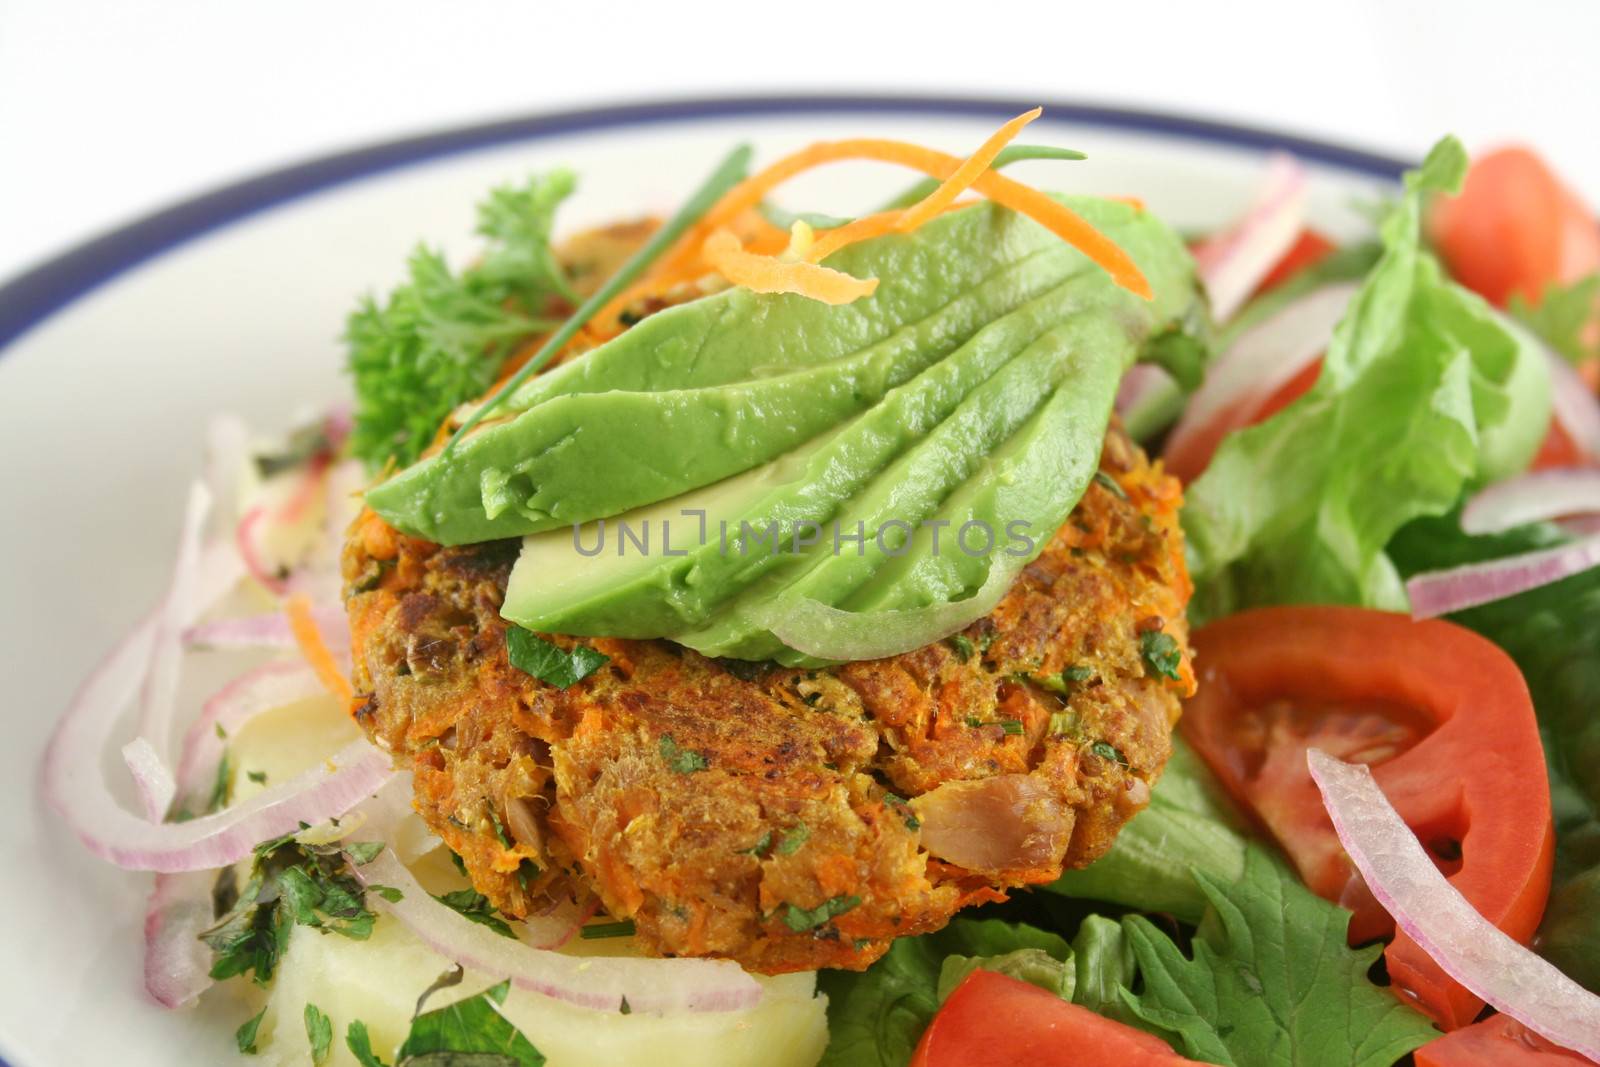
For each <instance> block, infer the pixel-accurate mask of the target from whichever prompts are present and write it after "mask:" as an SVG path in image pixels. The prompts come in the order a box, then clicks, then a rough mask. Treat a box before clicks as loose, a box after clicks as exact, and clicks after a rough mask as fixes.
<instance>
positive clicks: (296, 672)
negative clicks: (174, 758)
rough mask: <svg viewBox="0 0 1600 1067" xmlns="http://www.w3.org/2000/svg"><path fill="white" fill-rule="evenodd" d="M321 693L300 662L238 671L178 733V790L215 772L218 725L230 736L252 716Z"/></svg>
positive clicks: (222, 742)
mask: <svg viewBox="0 0 1600 1067" xmlns="http://www.w3.org/2000/svg"><path fill="white" fill-rule="evenodd" d="M326 693H327V690H326V689H324V688H323V686H322V682H321V680H320V679H318V678H317V672H316V671H314V670H312V669H311V668H310V667H309V666H308V665H306V663H304V662H303V661H300V660H278V661H274V662H272V663H264V664H262V665H261V666H259V667H256V668H254V669H253V670H249V671H246V672H245V673H244V674H241V675H240V676H239V677H237V678H235V679H234V680H233V681H231V682H229V683H228V684H227V685H225V686H223V687H222V688H221V689H219V690H217V692H216V693H215V695H213V696H212V697H211V698H210V699H209V700H207V701H206V702H205V705H204V707H202V708H201V711H200V717H199V718H198V719H196V720H195V722H194V724H193V725H192V726H190V727H189V730H188V732H187V733H185V734H184V737H183V752H182V754H181V755H180V756H179V758H178V783H179V786H180V788H181V789H182V790H183V791H185V792H188V791H190V790H192V789H194V788H196V786H197V785H198V784H200V783H204V782H205V781H206V780H207V779H208V778H209V777H210V776H211V774H212V773H213V772H214V771H215V769H216V766H217V762H218V761H219V760H220V759H221V758H222V751H223V749H224V748H225V747H226V745H227V742H226V740H225V739H224V738H221V737H218V736H217V731H218V729H219V728H220V729H221V730H222V732H223V733H225V734H228V735H230V736H231V735H232V734H234V733H236V732H237V731H238V730H239V729H240V728H241V727H242V726H244V724H245V723H247V722H249V721H250V720H251V719H253V718H255V717H256V716H257V715H261V714H264V713H266V712H269V711H272V710H274V709H277V708H281V707H285V706H287V705H289V704H296V703H299V702H300V701H302V700H310V699H312V698H313V697H319V696H323V695H324V694H326ZM186 783H187V784H186Z"/></svg>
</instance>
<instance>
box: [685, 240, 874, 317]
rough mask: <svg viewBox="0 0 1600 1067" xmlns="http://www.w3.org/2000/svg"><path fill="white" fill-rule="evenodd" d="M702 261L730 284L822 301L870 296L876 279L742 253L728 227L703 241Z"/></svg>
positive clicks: (850, 299)
mask: <svg viewBox="0 0 1600 1067" xmlns="http://www.w3.org/2000/svg"><path fill="white" fill-rule="evenodd" d="M704 255H705V258H706V262H707V263H709V264H710V265H711V266H712V267H714V268H715V269H716V270H717V272H718V273H719V274H721V275H722V276H723V277H724V278H726V279H728V281H730V282H732V283H733V284H734V285H742V286H744V287H745V288H746V289H753V290H755V291H756V292H758V293H798V294H799V295H801V296H805V297H810V298H811V299H812V300H820V301H822V302H823V303H824V304H848V303H850V302H851V301H852V300H859V299H861V298H862V297H864V296H871V295H872V293H873V291H874V290H876V289H877V288H878V279H876V278H852V277H851V276H850V275H848V274H846V273H844V272H843V271H837V270H834V269H833V268H831V267H819V266H817V265H816V264H815V263H804V262H801V261H798V260H785V259H779V258H778V257H776V256H761V255H756V254H755V253H754V252H746V251H745V250H744V246H743V245H741V244H740V243H739V238H737V237H735V236H734V235H733V234H732V232H730V231H728V230H718V231H717V232H716V233H714V234H712V235H711V237H710V238H709V239H708V240H707V241H706V243H705V250H704Z"/></svg>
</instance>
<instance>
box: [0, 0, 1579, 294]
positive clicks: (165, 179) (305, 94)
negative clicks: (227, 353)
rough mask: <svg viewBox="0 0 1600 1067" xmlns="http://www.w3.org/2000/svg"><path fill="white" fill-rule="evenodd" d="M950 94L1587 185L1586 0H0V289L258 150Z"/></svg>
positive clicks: (237, 170)
mask: <svg viewBox="0 0 1600 1067" xmlns="http://www.w3.org/2000/svg"><path fill="white" fill-rule="evenodd" d="M786 89H796V90H806V89H810V90H812V91H817V90H850V89H856V90H878V91H918V90H921V91H929V92H941V93H950V92H961V91H974V92H982V93H990V94H1005V95H1016V96H1020V97H1026V98H1029V99H1033V98H1038V99H1075V100H1083V101H1090V102H1109V103H1120V104H1128V105H1134V106H1141V107H1152V108H1169V109H1176V110H1182V111H1186V112H1191V113H1196V114H1201V115H1206V116H1211V117H1217V118H1224V119H1234V120H1240V121H1246V122H1251V123H1257V124H1265V125H1272V126H1279V127H1283V128H1285V129H1291V130H1296V131H1301V132H1306V133H1311V134H1316V135H1320V136H1324V137H1329V138H1335V139H1340V140H1344V141H1348V142H1352V143H1356V144H1359V145H1363V146H1368V147H1372V148H1377V149H1382V150H1387V151H1390V152H1394V153H1399V154H1405V155H1410V156H1416V155H1420V153H1421V152H1422V151H1423V150H1424V149H1426V147H1427V145H1428V144H1429V143H1430V142H1431V141H1432V140H1433V139H1434V138H1435V137H1436V136H1437V135H1438V134H1440V133H1442V132H1444V131H1447V130H1450V131H1454V132H1457V133H1459V134H1460V135H1461V136H1462V137H1464V138H1465V139H1466V140H1467V141H1468V143H1469V145H1471V146H1481V145H1483V144H1486V143H1492V142H1496V141H1500V140H1504V139H1507V138H1520V139H1525V140H1528V141H1530V142H1532V143H1534V144H1536V145H1538V146H1539V147H1540V148H1542V149H1543V150H1545V151H1546V152H1547V153H1548V154H1549V155H1550V156H1551V157H1552V158H1553V159H1554V160H1555V161H1556V162H1557V164H1558V165H1559V166H1560V167H1561V168H1562V169H1563V170H1564V171H1565V172H1566V173H1567V175H1568V176H1569V178H1570V180H1571V181H1572V182H1573V183H1574V184H1575V185H1577V186H1578V187H1579V188H1580V189H1582V190H1584V191H1585V192H1586V193H1587V194H1588V196H1589V197H1590V199H1591V200H1592V201H1600V137H1597V136H1596V126H1597V120H1600V2H1596V0H1520V2H1516V3H1507V2H1506V0H1435V2H1421V0H1417V2H1410V0H1342V2H1340V3H1321V4H1315V5H1312V4H1305V3H1297V2H1293V0H1274V2H1267V0H1209V2H1208V0H1173V2H1142V3H1141V2H1136V0H1096V2H1094V3H1080V2H1075V0H1051V2H1048V3H1006V2H1001V0H984V2H981V3H968V4H962V5H955V4H949V5H941V4H939V3H935V2H933V0H920V2H906V0H897V2H892V3H884V2H874V0H851V2H848V3H837V2H833V0H804V2H803V3H786V4H782V5H777V4H770V3H763V2H760V0H739V2H715V3H698V4H697V3H693V2H683V0H680V2H678V3H675V4H660V3H654V4H649V5H644V4H630V3H618V2H610V3H606V2H595V0H560V2H546V0H523V2H517V3H512V2H487V0H456V2H438V0H436V2H429V3H422V2H413V0H332V2H328V0H321V2H302V0H273V2H271V3H260V2H255V0H250V2H245V0H170V2H167V3H162V4H159V5H157V4H154V3H144V2H137V0H101V2H94V0H0V279H3V278H5V277H7V276H9V275H11V274H14V273H15V272H17V271H19V270H22V269H25V267H26V266H28V265H29V264H31V263H34V262H37V261H38V260H39V259H40V258H42V257H44V256H46V255H49V254H51V253H54V252H57V251H61V250H62V249H63V248H64V247H66V246H68V245H70V244H71V243H73V242H76V241H79V240H81V239H83V238H85V237H88V236H91V235H93V234H95V233H96V232H98V231H101V230H103V229H105V228H106V227H108V226H112V225H115V224H117V223H120V222H124V221H127V220H129V219H131V218H133V217H136V216H138V215H140V214H142V213H144V212H147V211H149V210H152V209H154V208H157V207H160V206H163V205H165V204H168V203H170V202H172V201H174V200H177V199H181V198H182V197H184V196H186V195H188V194H191V193H193V192H196V191H200V190H203V189H206V188H208V187H211V186H215V185H217V184H219V183H223V182H227V181H231V180H234V179H237V178H240V177H244V176H247V175H250V174H252V173H253V172H256V171H258V170H261V169H263V168H267V167H271V166H275V165H278V164H281V163H285V162H289V161H292V160H295V159H298V158H303V157H306V156H311V155H316V154H318V153H322V152H326V151H330V150H333V149H337V148H342V147H349V146H351V145H354V144H358V143H363V142H368V141H372V140H378V139H383V138H388V137H392V136H396V135H400V134H405V133H412V132H417V131H421V130H429V129H435V128H438V127H442V126H449V125H452V124H459V123H464V122H471V121H478V120H483V119H487V118H497V117H504V116H507V115H515V114H523V113H527V112H530V111H539V110H547V109H553V108H562V107H568V106H574V105H583V104H593V103H600V102H609V101H618V100H629V99H640V98H644V99H659V98H663V97H669V96H681V95H686V94H692V93H739V92H752V91H766V92H771V91H775V90H786Z"/></svg>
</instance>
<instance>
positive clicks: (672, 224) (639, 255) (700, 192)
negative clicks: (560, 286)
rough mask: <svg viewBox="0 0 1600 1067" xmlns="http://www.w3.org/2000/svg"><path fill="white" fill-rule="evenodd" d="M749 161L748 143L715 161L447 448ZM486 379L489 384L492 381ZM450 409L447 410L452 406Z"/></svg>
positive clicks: (692, 219) (609, 298) (679, 232)
mask: <svg viewBox="0 0 1600 1067" xmlns="http://www.w3.org/2000/svg"><path fill="white" fill-rule="evenodd" d="M749 165H750V146H749V145H740V146H739V147H738V148H735V149H734V150H733V151H732V152H730V153H728V155H727V157H726V158H725V159H723V161H722V162H721V163H719V164H717V167H716V169H715V170H713V171H712V172H711V175H710V177H708V178H707V179H706V180H705V182H703V183H702V184H701V186H700V188H699V189H697V190H695V192H694V195H693V196H691V197H690V198H689V200H688V202H686V203H685V204H684V205H683V207H681V208H679V209H678V212H677V214H675V215H673V216H672V218H671V219H669V220H667V223H666V225H664V226H662V227H661V229H659V230H657V231H656V232H655V233H654V234H653V235H651V237H650V240H649V241H647V242H645V246H644V247H643V248H641V249H639V251H637V252H635V253H634V254H633V255H632V256H630V257H629V258H628V261H627V262H626V263H624V264H623V265H622V267H621V268H620V269H619V270H618V271H617V273H615V274H613V275H612V276H611V277H610V278H609V279H607V280H606V283H605V284H604V285H602V286H601V287H600V288H599V289H598V290H597V291H596V292H595V294H594V295H593V296H591V297H590V298H589V299H587V300H585V301H584V302H583V303H582V304H581V305H579V307H578V310H577V311H575V312H573V313H572V316H571V317H570V318H568V319H567V321H566V322H564V323H562V324H561V326H560V328H559V329H557V330H556V332H555V333H553V334H551V335H550V339H549V340H547V341H545V343H544V344H543V345H541V346H540V347H539V351H537V352H535V353H534V354H533V356H532V357H531V358H529V360H528V362H527V363H524V364H523V365H522V367H521V368H520V369H518V371H517V373H515V374H513V375H512V376H511V377H510V378H509V379H508V380H507V381H506V383H505V384H504V385H502V386H501V387H500V388H499V389H496V390H495V392H494V395H493V396H491V397H490V398H489V399H488V400H486V401H484V402H483V403H482V404H480V405H479V406H478V410H477V411H475V412H473V413H472V415H471V417H469V418H468V419H467V421H466V422H464V423H463V424H462V425H461V428H460V429H459V430H457V431H456V432H455V435H454V436H452V437H451V438H450V442H449V444H447V445H445V451H446V452H449V451H450V449H452V448H454V447H455V445H456V443H457V442H458V441H460V440H461V439H462V438H463V437H465V436H466V434H467V432H468V431H469V430H471V429H472V428H473V427H474V426H476V425H477V424H478V423H479V421H480V420H482V419H483V418H484V417H485V416H487V415H488V414H489V413H490V412H492V411H494V409H495V408H496V407H498V406H499V404H500V402H501V401H502V400H504V399H505V398H506V397H508V396H510V395H511V394H512V393H513V392H514V391H516V389H517V387H518V386H520V385H521V384H522V383H523V382H525V381H527V380H528V379H529V378H530V377H532V376H533V375H534V374H536V373H538V372H539V371H540V370H541V369H543V367H544V365H545V364H546V363H548V362H550V358H551V357H552V356H554V355H555V354H556V353H557V352H559V351H561V349H562V348H563V347H565V346H566V344H567V342H568V341H570V340H572V338H573V336H574V335H576V334H577V332H578V331H579V330H581V329H582V328H583V327H584V326H585V325H586V324H587V323H588V322H589V320H590V319H592V318H594V316H595V315H596V314H597V313H598V312H599V311H600V309H601V308H603V307H605V306H606V305H607V304H609V303H610V302H611V301H612V300H613V299H614V298H615V297H616V296H617V295H618V294H620V293H621V292H622V291H623V290H624V289H626V288H627V287H628V286H629V285H632V284H633V281H634V279H636V278H637V277H639V275H641V274H643V273H644V271H645V268H647V267H649V266H650V264H651V263H654V262H655V260H656V259H657V257H659V256H660V255H661V253H663V252H665V251H666V250H667V248H668V247H669V246H670V245H671V244H672V243H673V242H674V241H676V240H677V239H678V238H679V237H681V236H682V235H683V233H684V231H686V230H687V229H688V228H689V227H690V226H692V225H694V223H696V222H697V221H699V219H700V216H702V215H704V214H705V213H706V212H707V211H709V210H710V209H711V206H712V205H713V204H715V203H716V202H717V201H718V200H719V199H721V197H722V194H723V193H725V192H727V191H728V190H729V189H731V188H733V186H734V185H735V184H736V183H738V182H739V180H740V179H742V178H743V177H744V175H745V171H746V170H748V169H749ZM491 380H492V378H491ZM484 384H485V386H487V384H488V383H487V382H486V383H484ZM446 410H447V411H448V409H446ZM441 418H442V416H441ZM436 421H437V420H436Z"/></svg>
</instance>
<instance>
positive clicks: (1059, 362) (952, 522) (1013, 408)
mask: <svg viewBox="0 0 1600 1067" xmlns="http://www.w3.org/2000/svg"><path fill="white" fill-rule="evenodd" d="M1118 349H1122V352H1123V358H1106V357H1107V355H1109V354H1117V352H1118ZM1133 354H1134V342H1133V339H1131V338H1130V336H1128V334H1126V331H1123V330H1122V328H1120V326H1118V325H1117V323H1114V322H1110V320H1109V318H1107V317H1104V315H1099V314H1093V312H1090V314H1077V315H1074V317H1070V318H1067V320H1066V322H1064V323H1061V325H1059V326H1056V328H1053V330H1051V331H1050V333H1046V334H1045V336H1043V338H1040V339H1038V341H1035V342H1034V346H1032V347H1030V350H1029V354H1026V355H1032V357H1034V358H1035V360H1043V362H1048V363H1050V368H1048V371H1046V376H1048V379H1046V381H1048V386H1046V389H1045V390H1043V395H1042V397H1038V402H1037V403H1030V405H1027V406H1026V410H1024V405H1022V403H1014V398H1013V403H1011V405H1006V402H1005V400H998V398H990V397H982V395H981V394H973V397H970V398H968V405H973V406H974V408H978V410H982V411H984V413H986V414H987V416H989V424H987V427H986V429H987V434H986V437H989V438H992V440H990V443H987V446H986V448H982V450H981V451H976V453H966V454H968V456H976V459H970V461H966V462H962V464H960V466H958V467H957V466H952V467H950V470H949V474H952V475H958V477H955V478H949V480H944V482H939V480H936V474H938V462H936V461H934V462H930V459H933V458H931V456H930V454H926V451H928V446H930V445H931V446H941V443H938V442H936V440H934V435H930V440H928V442H925V443H923V446H918V450H917V451H915V453H910V454H907V456H902V458H901V459H899V461H898V462H896V464H894V466H891V467H890V469H888V470H885V472H883V475H882V478H878V482H875V483H874V486H872V490H877V494H875V496H877V498H878V501H877V502H878V504H880V506H878V507H877V509H874V514H872V515H870V517H869V518H866V520H864V522H866V528H867V530H875V528H877V525H878V523H882V522H885V520H894V522H899V523H906V525H907V526H909V530H907V528H899V526H896V528H894V533H896V534H901V536H899V537H885V541H883V542H882V544H880V542H878V541H877V539H875V537H874V539H869V541H867V544H866V550H864V552H861V553H856V552H854V550H846V552H835V545H832V544H826V545H819V547H818V549H813V550H811V560H810V568H808V569H806V573H805V574H803V576H800V577H797V579H794V581H789V582H786V584H782V585H781V587H778V585H776V584H771V582H768V581H763V582H762V584H758V585H755V587H752V589H749V590H746V592H744V593H742V595H741V597H739V598H738V600H736V601H733V603H731V605H728V608H726V609H725V611H723V613H720V614H718V616H717V617H715V619H714V621H712V624H710V625H707V627H704V629H701V630H696V632H691V633H678V635H674V640H677V641H680V643H683V645H688V646H690V648H694V649H696V651H701V653H704V654H707V656H730V657H736V659H776V661H779V662H782V664H787V665H819V664H821V662H822V661H816V659H813V657H810V656H805V654H802V653H795V651H794V649H790V648H787V646H786V645H784V643H782V640H779V638H778V637H776V635H774V633H773V632H771V630H770V629H768V625H770V624H771V619H773V609H774V606H778V609H779V611H781V605H782V603H790V601H795V600H798V598H813V600H818V601H821V603H826V605H830V606H842V608H846V609H850V611H861V613H870V611H896V609H902V608H920V606H925V605H933V603H941V601H952V600H962V598H965V597H966V595H971V592H973V590H976V589H978V587H981V585H982V584H984V579H986V577H987V576H989V568H990V565H992V563H994V557H995V553H1000V552H1003V553H1008V555H1016V557H1024V558H1032V557H1034V555H1037V553H1038V550H1040V549H1043V545H1045V544H1046V542H1048V541H1050V537H1051V536H1053V534H1054V533H1056V528H1058V526H1059V525H1061V523H1062V522H1066V517H1067V514H1069V512H1070V510H1072V506H1074V504H1075V502H1077V499H1078V498H1082V494H1083V491H1085V488H1086V486H1088V483H1090V478H1093V477H1094V470H1096V469H1098V464H1099V451H1101V440H1102V435H1104V426H1106V422H1107V421H1109V418H1110V408H1112V403H1114V402H1115V397H1117V384H1118V381H1120V378H1122V374H1120V370H1117V368H1120V366H1123V365H1125V360H1128V362H1131V357H1133ZM1022 365H1024V360H1022V358H1019V360H1016V362H1014V363H1011V365H1008V366H1006V371H1008V373H1010V371H1019V373H1035V368H1034V366H1029V368H1027V370H1026V371H1024V370H1022ZM997 378H998V376H997ZM963 406H965V405H963ZM1006 406H1010V411H1005V408H1006ZM950 422H955V419H954V418H952V419H950ZM946 426H949V422H947V424H946ZM939 429H941V430H944V429H946V427H944V426H941V427H939ZM918 453H923V454H918ZM864 496H872V493H870V491H869V494H864ZM1069 499H1070V501H1072V504H1066V501H1069ZM861 510H866V509H858V507H853V509H851V510H850V518H848V520H846V528H854V526H856V522H861ZM968 523H973V526H971V528H968Z"/></svg>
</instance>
